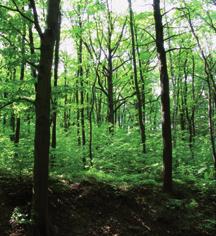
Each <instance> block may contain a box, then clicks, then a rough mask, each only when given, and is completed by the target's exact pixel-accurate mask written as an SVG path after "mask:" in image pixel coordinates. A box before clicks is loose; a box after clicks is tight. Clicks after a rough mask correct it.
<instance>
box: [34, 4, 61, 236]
mask: <svg viewBox="0 0 216 236" xmlns="http://www.w3.org/2000/svg"><path fill="white" fill-rule="evenodd" d="M31 8H32V11H33V15H34V22H35V26H36V29H37V31H38V33H39V36H40V62H39V66H38V78H37V84H36V105H35V113H36V121H35V157H34V178H33V183H34V196H33V197H34V200H33V220H34V224H35V229H34V235H35V236H39V235H42V236H48V235H50V233H49V226H50V225H49V218H48V170H49V147H50V99H51V70H52V63H53V54H54V46H55V42H56V39H57V32H58V25H59V24H58V20H59V15H60V0H49V1H48V9H47V21H46V29H45V31H44V32H42V30H41V27H40V26H39V23H38V22H39V20H38V14H37V9H36V6H35V2H34V0H31Z"/></svg>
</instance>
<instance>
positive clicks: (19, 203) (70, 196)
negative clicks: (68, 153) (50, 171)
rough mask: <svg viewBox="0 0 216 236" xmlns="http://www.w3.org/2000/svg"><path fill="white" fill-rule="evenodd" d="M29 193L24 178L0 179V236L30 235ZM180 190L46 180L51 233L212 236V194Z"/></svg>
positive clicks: (215, 209) (214, 203)
mask: <svg viewBox="0 0 216 236" xmlns="http://www.w3.org/2000/svg"><path fill="white" fill-rule="evenodd" d="M179 189H180V188H179ZM31 190H32V184H31V181H30V180H29V179H25V180H19V179H16V178H12V177H6V176H4V177H3V176H0V235H1V236H31V227H30V225H29V224H28V222H29V220H30V209H31V199H32V194H31V192H32V191H31ZM180 190H181V191H180ZM180 190H178V192H177V193H175V194H173V195H166V194H164V193H162V192H161V190H160V188H158V187H152V186H140V187H136V188H133V189H120V188H113V187H111V186H109V185H106V184H103V183H98V182H96V181H90V182H88V181H85V182H82V183H69V182H64V183H60V182H58V181H52V182H51V183H50V188H49V202H50V205H49V208H50V209H49V213H50V222H52V231H53V233H52V234H53V235H56V236H103V235H104V236H105V235H110V236H111V235H112V236H142V235H154V236H157V235H160V236H161V235H173V236H174V235H175V236H176V235H182V236H183V235H184V236H186V235H190V236H191V235H197V236H198V235H199V236H201V235H206V236H207V235H209V236H211V235H212V236H213V235H216V227H215V226H216V224H215V223H216V222H215V221H216V220H214V219H216V218H215V212H216V199H215V193H209V194H203V193H201V192H199V191H197V190H193V189H192V188H189V187H188V186H187V189H184V187H183V186H181V189H180ZM53 235H52V236H53Z"/></svg>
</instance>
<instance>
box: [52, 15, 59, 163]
mask: <svg viewBox="0 0 216 236" xmlns="http://www.w3.org/2000/svg"><path fill="white" fill-rule="evenodd" d="M60 29H61V15H60V14H59V19H58V28H57V32H56V35H57V37H56V43H55V52H54V53H55V55H54V84H53V87H54V89H56V88H57V86H58V67H59V46H60V33H61V32H60ZM52 105H53V107H52V109H53V113H52V142H51V147H52V148H53V149H56V143H57V141H56V125H57V106H58V102H57V98H56V97H55V95H54V98H53V104H52ZM52 159H53V160H52V161H54V159H55V155H52Z"/></svg>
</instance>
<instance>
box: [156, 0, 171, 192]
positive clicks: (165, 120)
mask: <svg viewBox="0 0 216 236" xmlns="http://www.w3.org/2000/svg"><path fill="white" fill-rule="evenodd" d="M153 7H154V19H155V31H156V47H157V52H158V56H159V60H160V82H161V108H162V137H163V163H164V180H163V187H164V191H166V192H171V191H172V135H171V119H170V97H169V77H168V70H167V59H166V52H165V49H164V34H163V23H162V15H161V12H160V0H153Z"/></svg>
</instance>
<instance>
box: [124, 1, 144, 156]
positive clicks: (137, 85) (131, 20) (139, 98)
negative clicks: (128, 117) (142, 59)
mask: <svg viewBox="0 0 216 236" xmlns="http://www.w3.org/2000/svg"><path fill="white" fill-rule="evenodd" d="M128 3H129V14H130V31H131V39H132V56H133V72H134V76H133V77H134V85H135V91H136V97H137V111H138V119H139V127H140V136H141V143H142V151H143V153H146V146H145V139H146V137H145V126H144V123H143V112H142V96H141V94H140V88H139V82H138V73H137V62H136V46H135V34H134V24H133V22H134V16H133V10H132V4H131V0H128Z"/></svg>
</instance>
